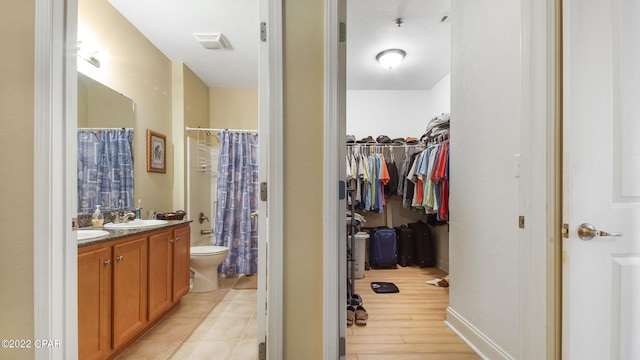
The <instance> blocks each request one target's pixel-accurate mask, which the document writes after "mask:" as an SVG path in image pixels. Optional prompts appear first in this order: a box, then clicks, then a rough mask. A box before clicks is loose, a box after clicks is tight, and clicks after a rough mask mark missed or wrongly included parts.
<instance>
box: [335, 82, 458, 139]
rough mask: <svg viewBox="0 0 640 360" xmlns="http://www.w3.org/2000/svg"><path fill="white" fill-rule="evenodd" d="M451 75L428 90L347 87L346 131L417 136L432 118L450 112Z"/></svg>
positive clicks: (391, 135) (360, 133) (392, 135)
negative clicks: (348, 88) (352, 88)
mask: <svg viewBox="0 0 640 360" xmlns="http://www.w3.org/2000/svg"><path fill="white" fill-rule="evenodd" d="M450 79H451V76H450V75H447V76H445V77H444V78H442V80H440V81H439V82H438V83H437V84H436V85H435V86H434V87H433V88H431V89H430V90H348V91H347V134H348V135H355V136H356V138H357V139H361V138H364V137H367V136H369V135H371V136H373V138H374V139H375V138H376V137H377V136H378V135H387V136H389V137H390V138H392V139H393V138H396V137H402V138H406V137H407V136H413V137H418V138H419V137H420V135H422V134H423V133H424V131H425V129H426V128H427V124H428V122H429V120H431V118H433V117H434V116H436V115H439V114H441V113H443V112H449V97H450V95H449V93H450V89H451V83H450Z"/></svg>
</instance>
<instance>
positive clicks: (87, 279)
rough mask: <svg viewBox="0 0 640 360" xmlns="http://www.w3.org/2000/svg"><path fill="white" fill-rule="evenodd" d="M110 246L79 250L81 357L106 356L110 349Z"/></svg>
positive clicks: (99, 357)
mask: <svg viewBox="0 0 640 360" xmlns="http://www.w3.org/2000/svg"><path fill="white" fill-rule="evenodd" d="M111 259H112V255H111V249H110V248H98V249H94V250H91V249H90V250H88V251H83V252H81V253H79V254H78V344H79V346H78V358H79V359H104V358H105V357H106V356H107V355H109V353H111V275H112V272H113V262H112V260H111Z"/></svg>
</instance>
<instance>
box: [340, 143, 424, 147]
mask: <svg viewBox="0 0 640 360" xmlns="http://www.w3.org/2000/svg"><path fill="white" fill-rule="evenodd" d="M347 146H380V147H383V146H384V147H410V146H418V147H424V144H422V143H417V144H389V143H350V144H347Z"/></svg>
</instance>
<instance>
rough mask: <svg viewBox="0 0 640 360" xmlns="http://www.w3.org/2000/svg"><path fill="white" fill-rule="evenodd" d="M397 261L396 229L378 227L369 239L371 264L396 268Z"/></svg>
mask: <svg viewBox="0 0 640 360" xmlns="http://www.w3.org/2000/svg"><path fill="white" fill-rule="evenodd" d="M397 263H398V248H397V245H396V231H395V230H394V229H391V228H379V229H377V230H376V231H375V232H374V233H373V236H371V238H370V240H369V264H370V265H371V267H373V268H395V267H396V264H397Z"/></svg>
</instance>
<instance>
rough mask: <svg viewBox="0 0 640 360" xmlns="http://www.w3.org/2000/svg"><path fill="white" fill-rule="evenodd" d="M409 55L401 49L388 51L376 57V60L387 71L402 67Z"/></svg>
mask: <svg viewBox="0 0 640 360" xmlns="http://www.w3.org/2000/svg"><path fill="white" fill-rule="evenodd" d="M406 55H407V53H406V52H405V51H404V50H401V49H387V50H384V51H381V52H380V53H378V55H376V60H378V62H379V63H380V65H382V67H384V68H386V69H393V68H394V67H396V66H398V65H400V63H401V62H402V60H403V59H404V57H405V56H406Z"/></svg>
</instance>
